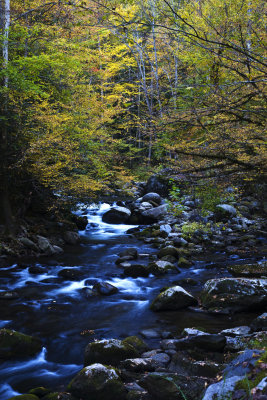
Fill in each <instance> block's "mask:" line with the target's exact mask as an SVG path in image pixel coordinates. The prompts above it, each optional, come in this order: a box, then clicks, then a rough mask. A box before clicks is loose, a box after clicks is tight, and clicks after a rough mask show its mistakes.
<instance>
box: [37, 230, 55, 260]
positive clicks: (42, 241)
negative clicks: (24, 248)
mask: <svg viewBox="0 0 267 400" xmlns="http://www.w3.org/2000/svg"><path fill="white" fill-rule="evenodd" d="M36 238H37V240H38V247H39V249H40V250H41V252H42V253H44V254H45V255H47V256H51V255H54V254H55V253H56V251H55V249H54V247H53V246H52V244H51V243H50V241H49V240H48V239H47V238H46V237H44V236H39V235H37V236H36Z"/></svg>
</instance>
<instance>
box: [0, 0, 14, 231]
mask: <svg viewBox="0 0 267 400" xmlns="http://www.w3.org/2000/svg"><path fill="white" fill-rule="evenodd" d="M1 8H2V21H1V22H2V28H3V35H4V40H3V49H2V52H3V69H4V70H6V69H7V67H8V60H9V43H8V42H9V28H10V0H4V2H3V3H2V6H1ZM8 85H9V80H8V74H7V73H6V74H5V77H4V80H3V93H4V96H3V103H2V106H1V108H2V113H1V114H2V116H3V123H2V126H1V130H0V155H1V157H0V221H1V222H2V223H3V224H4V226H5V230H6V231H7V232H8V233H14V227H15V225H14V220H13V215H12V211H11V205H10V199H9V190H8V183H9V177H8V155H7V150H8Z"/></svg>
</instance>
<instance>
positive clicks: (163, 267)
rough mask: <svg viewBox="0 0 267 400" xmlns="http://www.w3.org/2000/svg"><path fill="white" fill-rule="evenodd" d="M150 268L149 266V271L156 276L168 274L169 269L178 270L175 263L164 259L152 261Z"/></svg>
mask: <svg viewBox="0 0 267 400" xmlns="http://www.w3.org/2000/svg"><path fill="white" fill-rule="evenodd" d="M148 268H149V272H150V273H151V274H153V275H156V276H157V275H163V274H167V273H168V272H169V271H176V272H178V270H177V268H176V267H175V265H173V264H171V263H169V262H168V261H162V260H160V261H155V262H153V263H150V264H149V266H148Z"/></svg>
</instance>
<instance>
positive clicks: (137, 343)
mask: <svg viewBox="0 0 267 400" xmlns="http://www.w3.org/2000/svg"><path fill="white" fill-rule="evenodd" d="M122 343H127V344H130V345H131V346H132V347H134V348H135V350H137V351H138V353H140V354H142V353H144V352H145V351H147V350H148V346H147V344H146V343H145V342H144V341H143V340H142V339H140V338H139V337H138V336H129V337H127V338H126V339H124V340H123V341H122Z"/></svg>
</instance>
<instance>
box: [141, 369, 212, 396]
mask: <svg viewBox="0 0 267 400" xmlns="http://www.w3.org/2000/svg"><path fill="white" fill-rule="evenodd" d="M205 383H206V381H205V379H203V378H199V377H196V376H194V377H191V378H190V379H189V378H188V377H187V376H184V375H178V374H172V373H169V372H168V373H157V372H152V373H149V374H147V375H145V376H144V377H143V378H142V379H141V380H140V381H139V384H140V385H141V386H142V387H144V388H145V389H147V391H148V393H149V394H150V395H151V398H152V399H154V400H185V399H187V400H197V399H201V395H202V394H203V393H204V390H205Z"/></svg>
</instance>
